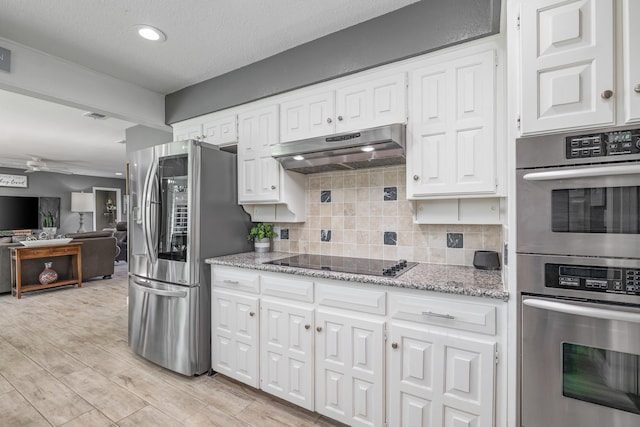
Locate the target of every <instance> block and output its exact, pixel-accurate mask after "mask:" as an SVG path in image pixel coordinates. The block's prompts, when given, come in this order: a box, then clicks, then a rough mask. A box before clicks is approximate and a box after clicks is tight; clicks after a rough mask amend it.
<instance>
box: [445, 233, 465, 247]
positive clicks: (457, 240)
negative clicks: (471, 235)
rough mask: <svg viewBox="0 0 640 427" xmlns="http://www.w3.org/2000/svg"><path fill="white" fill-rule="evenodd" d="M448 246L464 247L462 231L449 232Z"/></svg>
mask: <svg viewBox="0 0 640 427" xmlns="http://www.w3.org/2000/svg"><path fill="white" fill-rule="evenodd" d="M447 247H448V248H462V247H464V246H463V235H462V233H447Z"/></svg>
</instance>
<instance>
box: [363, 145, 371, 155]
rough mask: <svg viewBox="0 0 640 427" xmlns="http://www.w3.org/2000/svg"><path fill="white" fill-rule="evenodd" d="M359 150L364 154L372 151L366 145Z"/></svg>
mask: <svg viewBox="0 0 640 427" xmlns="http://www.w3.org/2000/svg"><path fill="white" fill-rule="evenodd" d="M361 150H362V151H364V152H365V153H368V152H370V151H373V147H372V146H370V145H367V146H366V147H362V148H361Z"/></svg>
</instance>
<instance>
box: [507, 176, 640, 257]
mask: <svg viewBox="0 0 640 427" xmlns="http://www.w3.org/2000/svg"><path fill="white" fill-rule="evenodd" d="M616 167H620V166H610V167H609V168H611V169H612V170H613V171H615V170H616V169H615V168H616ZM602 169H604V168H603V167H600V168H596V167H581V168H558V169H543V170H519V171H518V180H517V186H518V187H517V190H516V197H517V199H518V200H517V203H518V215H517V218H518V228H517V229H518V251H519V252H526V253H541V254H559V255H587V256H608V257H624V258H640V244H638V241H639V239H640V236H639V235H640V168H639V169H638V171H639V172H638V174H624V175H615V174H612V175H602V176H600V175H597V174H596V173H594V174H593V176H592V175H590V170H596V171H601V170H602ZM605 170H609V169H605ZM576 172H581V173H582V175H578V176H573V175H572V173H576Z"/></svg>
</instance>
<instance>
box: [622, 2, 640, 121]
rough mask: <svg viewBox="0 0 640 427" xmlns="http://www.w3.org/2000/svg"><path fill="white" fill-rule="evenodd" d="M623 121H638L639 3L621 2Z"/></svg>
mask: <svg viewBox="0 0 640 427" xmlns="http://www.w3.org/2000/svg"><path fill="white" fill-rule="evenodd" d="M622 18H623V23H622V25H623V39H622V45H623V49H624V54H623V69H624V99H625V108H624V109H625V121H626V122H628V123H630V122H638V121H640V54H639V53H640V25H638V22H640V2H639V1H638V0H623V8H622Z"/></svg>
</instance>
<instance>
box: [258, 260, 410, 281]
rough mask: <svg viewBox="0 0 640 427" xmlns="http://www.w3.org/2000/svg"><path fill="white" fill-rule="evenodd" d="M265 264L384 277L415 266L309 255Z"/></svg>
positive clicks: (405, 263)
mask: <svg viewBox="0 0 640 427" xmlns="http://www.w3.org/2000/svg"><path fill="white" fill-rule="evenodd" d="M266 264H273V265H282V266H287V267H299V268H310V269H312V270H327V271H336V272H339V273H351V274H368V275H370V276H384V277H397V276H399V275H400V274H402V273H404V272H406V271H407V270H409V269H410V268H412V267H414V266H415V265H417V263H415V262H407V260H404V259H401V260H398V261H392V260H383V259H367V258H349V257H339V256H329V255H310V254H301V255H295V256H291V257H288V258H283V259H277V260H273V261H269V262H267V263H266Z"/></svg>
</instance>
